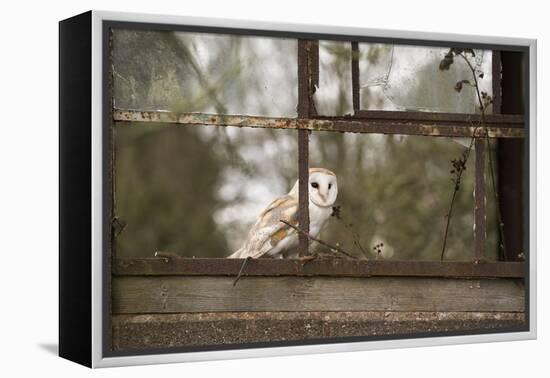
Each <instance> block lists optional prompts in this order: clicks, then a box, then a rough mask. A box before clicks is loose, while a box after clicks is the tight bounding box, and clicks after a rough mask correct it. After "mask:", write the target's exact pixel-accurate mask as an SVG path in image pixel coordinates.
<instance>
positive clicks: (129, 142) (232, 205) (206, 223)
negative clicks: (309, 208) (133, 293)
mask: <svg viewBox="0 0 550 378" xmlns="http://www.w3.org/2000/svg"><path fill="white" fill-rule="evenodd" d="M114 133H115V134H114V136H115V147H116V149H115V152H116V162H115V164H116V166H115V188H116V191H115V192H116V195H115V215H116V216H117V217H118V218H119V219H120V220H121V221H122V222H123V223H125V224H126V226H125V227H124V229H123V230H122V232H120V234H118V235H117V236H116V253H117V255H118V256H119V257H152V256H153V255H154V253H155V251H163V252H171V253H175V254H178V255H182V256H187V257H190V256H196V257H225V256H227V255H229V254H230V253H231V252H233V251H235V250H237V249H238V248H240V247H241V244H242V243H243V241H244V239H245V237H246V235H247V233H248V230H249V229H250V227H251V226H252V224H253V223H254V222H255V220H256V217H257V216H258V214H259V213H260V212H261V211H262V210H263V209H264V208H265V207H266V205H267V204H269V203H270V202H271V201H272V200H273V199H274V198H276V197H278V196H281V195H284V194H286V193H287V192H288V191H289V190H290V188H291V187H292V186H293V185H294V183H295V181H296V178H297V164H296V161H297V156H298V147H297V135H296V131H295V130H272V129H251V128H238V127H216V126H208V127H196V126H185V125H158V124H149V123H140V124H137V123H135V124H132V123H117V124H116V125H115V128H114Z"/></svg>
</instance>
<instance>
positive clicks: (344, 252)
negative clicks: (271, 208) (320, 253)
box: [280, 219, 357, 259]
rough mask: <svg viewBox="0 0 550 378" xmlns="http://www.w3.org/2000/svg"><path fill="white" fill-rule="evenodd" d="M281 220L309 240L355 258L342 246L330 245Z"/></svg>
mask: <svg viewBox="0 0 550 378" xmlns="http://www.w3.org/2000/svg"><path fill="white" fill-rule="evenodd" d="M280 221H281V222H283V223H284V224H286V225H287V226H289V227H291V228H293V229H294V230H296V231H297V232H299V233H301V234H302V235H306V237H307V238H308V239H309V240H312V241H315V242H317V243H319V244H321V245H324V246H325V247H327V248H329V249H330V250H331V251H336V252H339V253H341V254H343V255H346V256H348V257H349V258H352V259H357V257H356V256H354V255H352V254H350V253H349V252H346V251H345V250H343V249H342V248H340V247H336V246H334V245H330V244H329V243H327V242H325V241H323V240H321V239H317V238H314V237H313V236H311V235H310V234H308V233H307V232H305V231H304V230H302V229H300V228H298V227H296V226H293V225H291V224H290V223H288V222H287V221H284V220H282V219H281V220H280Z"/></svg>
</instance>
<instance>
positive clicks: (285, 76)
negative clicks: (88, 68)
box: [112, 30, 297, 117]
mask: <svg viewBox="0 0 550 378" xmlns="http://www.w3.org/2000/svg"><path fill="white" fill-rule="evenodd" d="M112 46H113V49H112V59H113V66H112V69H113V97H114V106H115V107H116V108H121V109H139V110H170V111H175V112H205V113H218V114H247V115H263V116H278V117H293V116H295V115H296V103H297V57H296V49H297V41H296V40H295V39H283V38H265V37H249V36H235V35H229V34H208V33H184V32H164V31H159V32H157V31H142V30H113V41H112Z"/></svg>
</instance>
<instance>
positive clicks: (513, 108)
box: [497, 51, 528, 261]
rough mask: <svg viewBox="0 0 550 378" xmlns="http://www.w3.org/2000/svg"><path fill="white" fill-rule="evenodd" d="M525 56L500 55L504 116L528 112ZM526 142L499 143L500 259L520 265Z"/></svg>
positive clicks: (516, 53) (504, 53)
mask: <svg viewBox="0 0 550 378" xmlns="http://www.w3.org/2000/svg"><path fill="white" fill-rule="evenodd" d="M524 54H525V53H521V52H514V51H501V53H500V57H501V67H502V71H501V72H502V74H501V75H502V76H501V83H500V84H501V93H502V105H501V109H502V114H523V113H524V109H525V106H524V105H525V104H524V99H525V98H526V91H525V90H526V85H527V84H526V82H525V79H524V75H523V73H524V70H525V69H526V68H525V66H524V64H525V61H524ZM527 140H528V139H527V138H526V139H525V140H499V141H498V153H497V156H498V160H497V161H498V169H497V171H498V195H499V203H498V204H497V206H499V207H500V213H501V216H502V223H503V224H504V238H503V239H504V240H503V241H501V243H504V244H503V245H505V246H506V248H505V249H506V251H504V250H503V248H500V252H501V258H502V259H503V260H506V261H517V260H519V259H520V257H518V255H520V254H521V253H522V252H523V253H524V254H527V253H528V251H527V250H524V240H525V234H524V228H523V227H524V208H525V207H526V206H527V205H528V204H527V203H524V198H525V196H524V192H523V185H524V182H525V173H526V172H525V171H524V164H525V159H526V156H525V151H527V149H526V146H525V143H526V141H527Z"/></svg>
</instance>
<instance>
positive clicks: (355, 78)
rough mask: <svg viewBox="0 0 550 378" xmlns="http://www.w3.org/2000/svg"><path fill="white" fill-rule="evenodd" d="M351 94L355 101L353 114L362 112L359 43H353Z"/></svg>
mask: <svg viewBox="0 0 550 378" xmlns="http://www.w3.org/2000/svg"><path fill="white" fill-rule="evenodd" d="M351 92H352V99H353V113H354V114H355V115H358V114H359V112H360V111H361V95H360V92H359V43H358V42H352V43H351Z"/></svg>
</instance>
